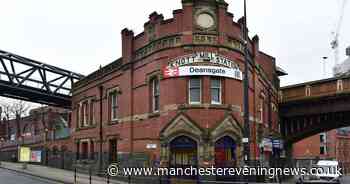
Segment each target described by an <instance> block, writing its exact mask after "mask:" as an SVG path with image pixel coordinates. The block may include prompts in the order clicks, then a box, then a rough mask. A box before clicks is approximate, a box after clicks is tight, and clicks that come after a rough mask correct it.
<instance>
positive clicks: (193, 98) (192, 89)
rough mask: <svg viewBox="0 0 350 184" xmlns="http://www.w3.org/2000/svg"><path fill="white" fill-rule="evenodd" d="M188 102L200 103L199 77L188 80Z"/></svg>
mask: <svg viewBox="0 0 350 184" xmlns="http://www.w3.org/2000/svg"><path fill="white" fill-rule="evenodd" d="M189 103H190V104H200V103H201V79H200V78H191V79H190V81H189Z"/></svg>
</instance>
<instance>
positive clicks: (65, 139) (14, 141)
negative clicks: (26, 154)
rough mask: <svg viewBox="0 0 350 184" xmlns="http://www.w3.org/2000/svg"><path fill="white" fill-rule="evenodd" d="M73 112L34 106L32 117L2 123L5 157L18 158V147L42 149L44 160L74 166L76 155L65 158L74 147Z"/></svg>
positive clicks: (0, 133)
mask: <svg viewBox="0 0 350 184" xmlns="http://www.w3.org/2000/svg"><path fill="white" fill-rule="evenodd" d="M70 133H71V132H70V111H69V110H64V109H60V108H55V107H41V108H36V109H32V110H31V111H30V113H29V115H28V116H25V117H17V118H14V119H10V120H6V118H4V119H3V120H2V121H1V123H0V138H2V141H0V155H1V160H7V161H9V160H13V161H15V160H17V151H18V146H26V147H30V148H31V150H33V151H41V157H42V160H41V163H42V164H44V165H49V166H53V167H59V168H70V167H71V166H72V164H73V160H74V157H73V156H70V158H66V160H65V163H64V161H62V160H63V158H64V156H67V155H64V154H68V152H69V148H72V147H73V145H72V141H71V140H70Z"/></svg>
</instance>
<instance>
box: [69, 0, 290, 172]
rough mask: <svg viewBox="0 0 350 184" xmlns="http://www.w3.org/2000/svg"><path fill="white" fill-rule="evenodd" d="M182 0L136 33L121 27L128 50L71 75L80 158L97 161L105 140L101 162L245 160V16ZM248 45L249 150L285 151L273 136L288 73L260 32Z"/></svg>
mask: <svg viewBox="0 0 350 184" xmlns="http://www.w3.org/2000/svg"><path fill="white" fill-rule="evenodd" d="M182 4H183V8H182V9H179V10H175V11H174V12H173V16H174V17H173V18H170V19H164V17H163V16H162V15H161V14H158V13H156V12H154V13H152V14H151V15H150V16H149V21H148V22H146V23H145V24H144V32H142V33H140V34H137V35H135V34H134V32H133V31H131V30H128V29H124V30H122V32H121V37H122V57H121V58H119V59H117V60H116V61H114V62H112V63H111V64H109V65H107V66H105V67H103V68H101V69H99V70H98V71H96V72H94V73H92V74H90V75H89V76H87V77H86V78H84V79H83V80H81V81H79V82H78V83H76V84H75V85H74V87H73V112H72V128H73V129H74V130H73V134H72V137H73V139H74V143H75V146H74V149H73V151H74V152H76V153H77V160H78V162H79V161H84V163H89V162H90V163H95V162H96V161H97V158H96V154H97V155H98V154H99V153H100V146H102V152H103V159H104V160H105V163H108V162H113V161H116V160H117V159H118V160H119V159H122V157H124V156H125V155H129V154H134V155H137V154H143V155H146V156H147V157H148V158H150V159H151V160H153V161H156V162H159V163H160V164H161V165H163V166H176V165H198V166H207V165H211V164H213V165H221V164H224V163H228V164H229V165H240V164H242V161H243V158H242V143H241V140H242V135H243V127H244V126H243V117H242V116H243V82H242V76H243V75H242V72H241V71H243V70H244V55H243V48H244V45H243V38H242V27H243V19H240V20H239V21H238V22H234V21H233V14H232V13H230V12H228V11H227V6H228V4H227V3H226V2H225V1H223V0H220V1H214V0H183V1H182ZM140 18H142V17H140ZM248 47H249V53H250V56H251V57H252V60H253V62H252V63H251V67H250V68H249V71H250V72H249V76H250V78H249V81H250V83H249V100H250V101H249V110H250V120H251V139H250V147H251V159H253V160H258V159H260V158H263V157H261V156H260V153H264V154H262V155H265V156H267V157H265V158H268V157H270V156H271V155H272V152H273V151H274V152H275V153H277V152H279V151H280V147H279V144H277V147H276V146H275V145H276V144H272V142H273V141H272V139H274V140H279V138H280V134H279V126H278V112H277V111H278V110H277V106H278V89H279V79H278V76H279V75H283V74H284V73H283V72H282V71H281V70H279V69H277V67H276V62H275V58H273V57H272V56H269V55H268V54H266V53H264V52H262V51H261V50H260V48H259V38H258V36H254V37H253V38H252V39H249V41H248ZM263 140H266V141H263ZM274 142H276V141H274ZM277 142H278V141H277ZM261 146H262V147H265V150H263V149H261V148H260V147H261Z"/></svg>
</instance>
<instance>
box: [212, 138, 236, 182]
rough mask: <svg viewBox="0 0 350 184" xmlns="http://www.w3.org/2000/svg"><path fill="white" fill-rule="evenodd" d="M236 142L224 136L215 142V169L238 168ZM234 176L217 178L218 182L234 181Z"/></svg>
mask: <svg viewBox="0 0 350 184" xmlns="http://www.w3.org/2000/svg"><path fill="white" fill-rule="evenodd" d="M236 148H237V144H236V142H235V141H234V140H233V139H232V138H231V137H229V136H224V137H222V138H220V139H219V140H217V141H216V142H215V167H216V168H232V167H236V166H237V156H236ZM234 178H236V177H234V176H229V175H227V176H217V180H218V181H234V180H233V179H234Z"/></svg>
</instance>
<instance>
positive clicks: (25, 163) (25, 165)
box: [22, 162, 28, 170]
mask: <svg viewBox="0 0 350 184" xmlns="http://www.w3.org/2000/svg"><path fill="white" fill-rule="evenodd" d="M27 168H28V164H27V162H23V164H22V169H23V170H26V169H27Z"/></svg>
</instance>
